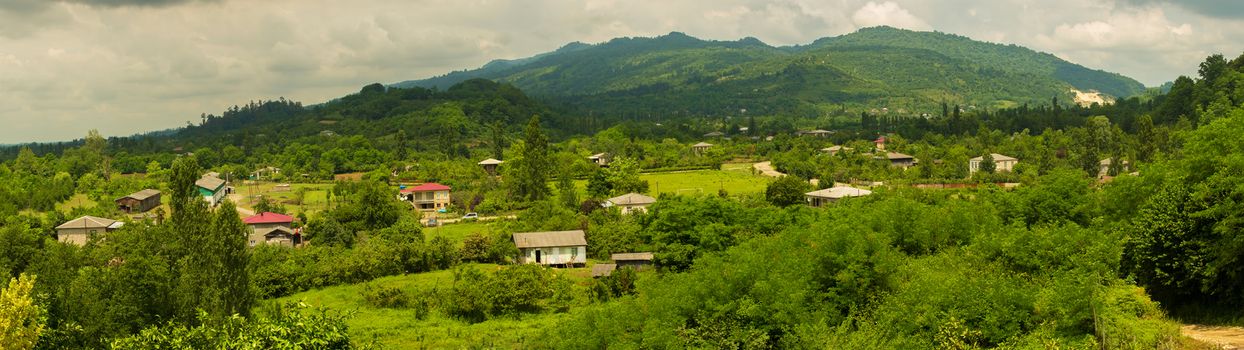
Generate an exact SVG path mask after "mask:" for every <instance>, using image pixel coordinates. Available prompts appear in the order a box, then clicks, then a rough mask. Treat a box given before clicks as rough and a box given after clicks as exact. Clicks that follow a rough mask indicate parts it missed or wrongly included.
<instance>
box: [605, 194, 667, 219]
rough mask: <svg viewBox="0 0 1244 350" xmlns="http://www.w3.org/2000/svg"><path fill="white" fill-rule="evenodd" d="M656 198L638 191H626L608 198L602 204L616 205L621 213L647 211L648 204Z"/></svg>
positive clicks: (655, 200) (654, 201) (606, 206)
mask: <svg viewBox="0 0 1244 350" xmlns="http://www.w3.org/2000/svg"><path fill="white" fill-rule="evenodd" d="M656 202H657V199H656V198H652V197H648V196H645V195H642V194H638V193H627V194H624V195H621V196H617V197H613V198H609V200H606V201H605V204H602V206H604V207H605V208H608V207H618V210H621V211H622V215H627V214H631V213H647V212H648V206H649V205H651V204H652V203H656Z"/></svg>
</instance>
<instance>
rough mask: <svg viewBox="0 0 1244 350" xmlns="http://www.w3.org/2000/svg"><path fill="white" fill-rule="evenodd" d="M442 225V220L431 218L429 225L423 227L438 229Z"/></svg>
mask: <svg viewBox="0 0 1244 350" xmlns="http://www.w3.org/2000/svg"><path fill="white" fill-rule="evenodd" d="M440 225H441V222H440V220H436V218H431V219H428V223H426V224H424V225H423V226H424V227H437V226H440Z"/></svg>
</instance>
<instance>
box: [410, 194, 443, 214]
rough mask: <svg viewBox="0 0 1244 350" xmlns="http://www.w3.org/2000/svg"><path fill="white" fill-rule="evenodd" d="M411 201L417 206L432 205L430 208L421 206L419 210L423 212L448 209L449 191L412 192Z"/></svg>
mask: <svg viewBox="0 0 1244 350" xmlns="http://www.w3.org/2000/svg"><path fill="white" fill-rule="evenodd" d="M410 201H411V202H414V203H415V204H431V205H429V206H424V205H420V206H419V210H422V211H433V210H437V209H443V208H448V207H449V191H431V192H412V193H410Z"/></svg>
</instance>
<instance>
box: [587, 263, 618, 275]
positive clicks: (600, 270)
mask: <svg viewBox="0 0 1244 350" xmlns="http://www.w3.org/2000/svg"><path fill="white" fill-rule="evenodd" d="M617 269H618V264H596V265H592V277H605V276H609V275H612V274H613V270H617Z"/></svg>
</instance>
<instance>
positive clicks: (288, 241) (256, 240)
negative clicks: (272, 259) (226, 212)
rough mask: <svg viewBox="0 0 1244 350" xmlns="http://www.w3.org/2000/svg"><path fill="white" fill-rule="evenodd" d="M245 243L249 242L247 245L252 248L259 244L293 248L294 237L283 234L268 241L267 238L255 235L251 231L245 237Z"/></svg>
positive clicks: (260, 234)
mask: <svg viewBox="0 0 1244 350" xmlns="http://www.w3.org/2000/svg"><path fill="white" fill-rule="evenodd" d="M247 241H249V244H250V246H252V247H254V246H257V245H260V244H275V245H281V246H286V247H293V246H294V237H293V236H291V235H284V234H282V235H279V236H275V237H272V239H268V237H265V236H264V234H262V233H255V232H253V231H252V232H251V234H250V235H249V236H248V237H247Z"/></svg>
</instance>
